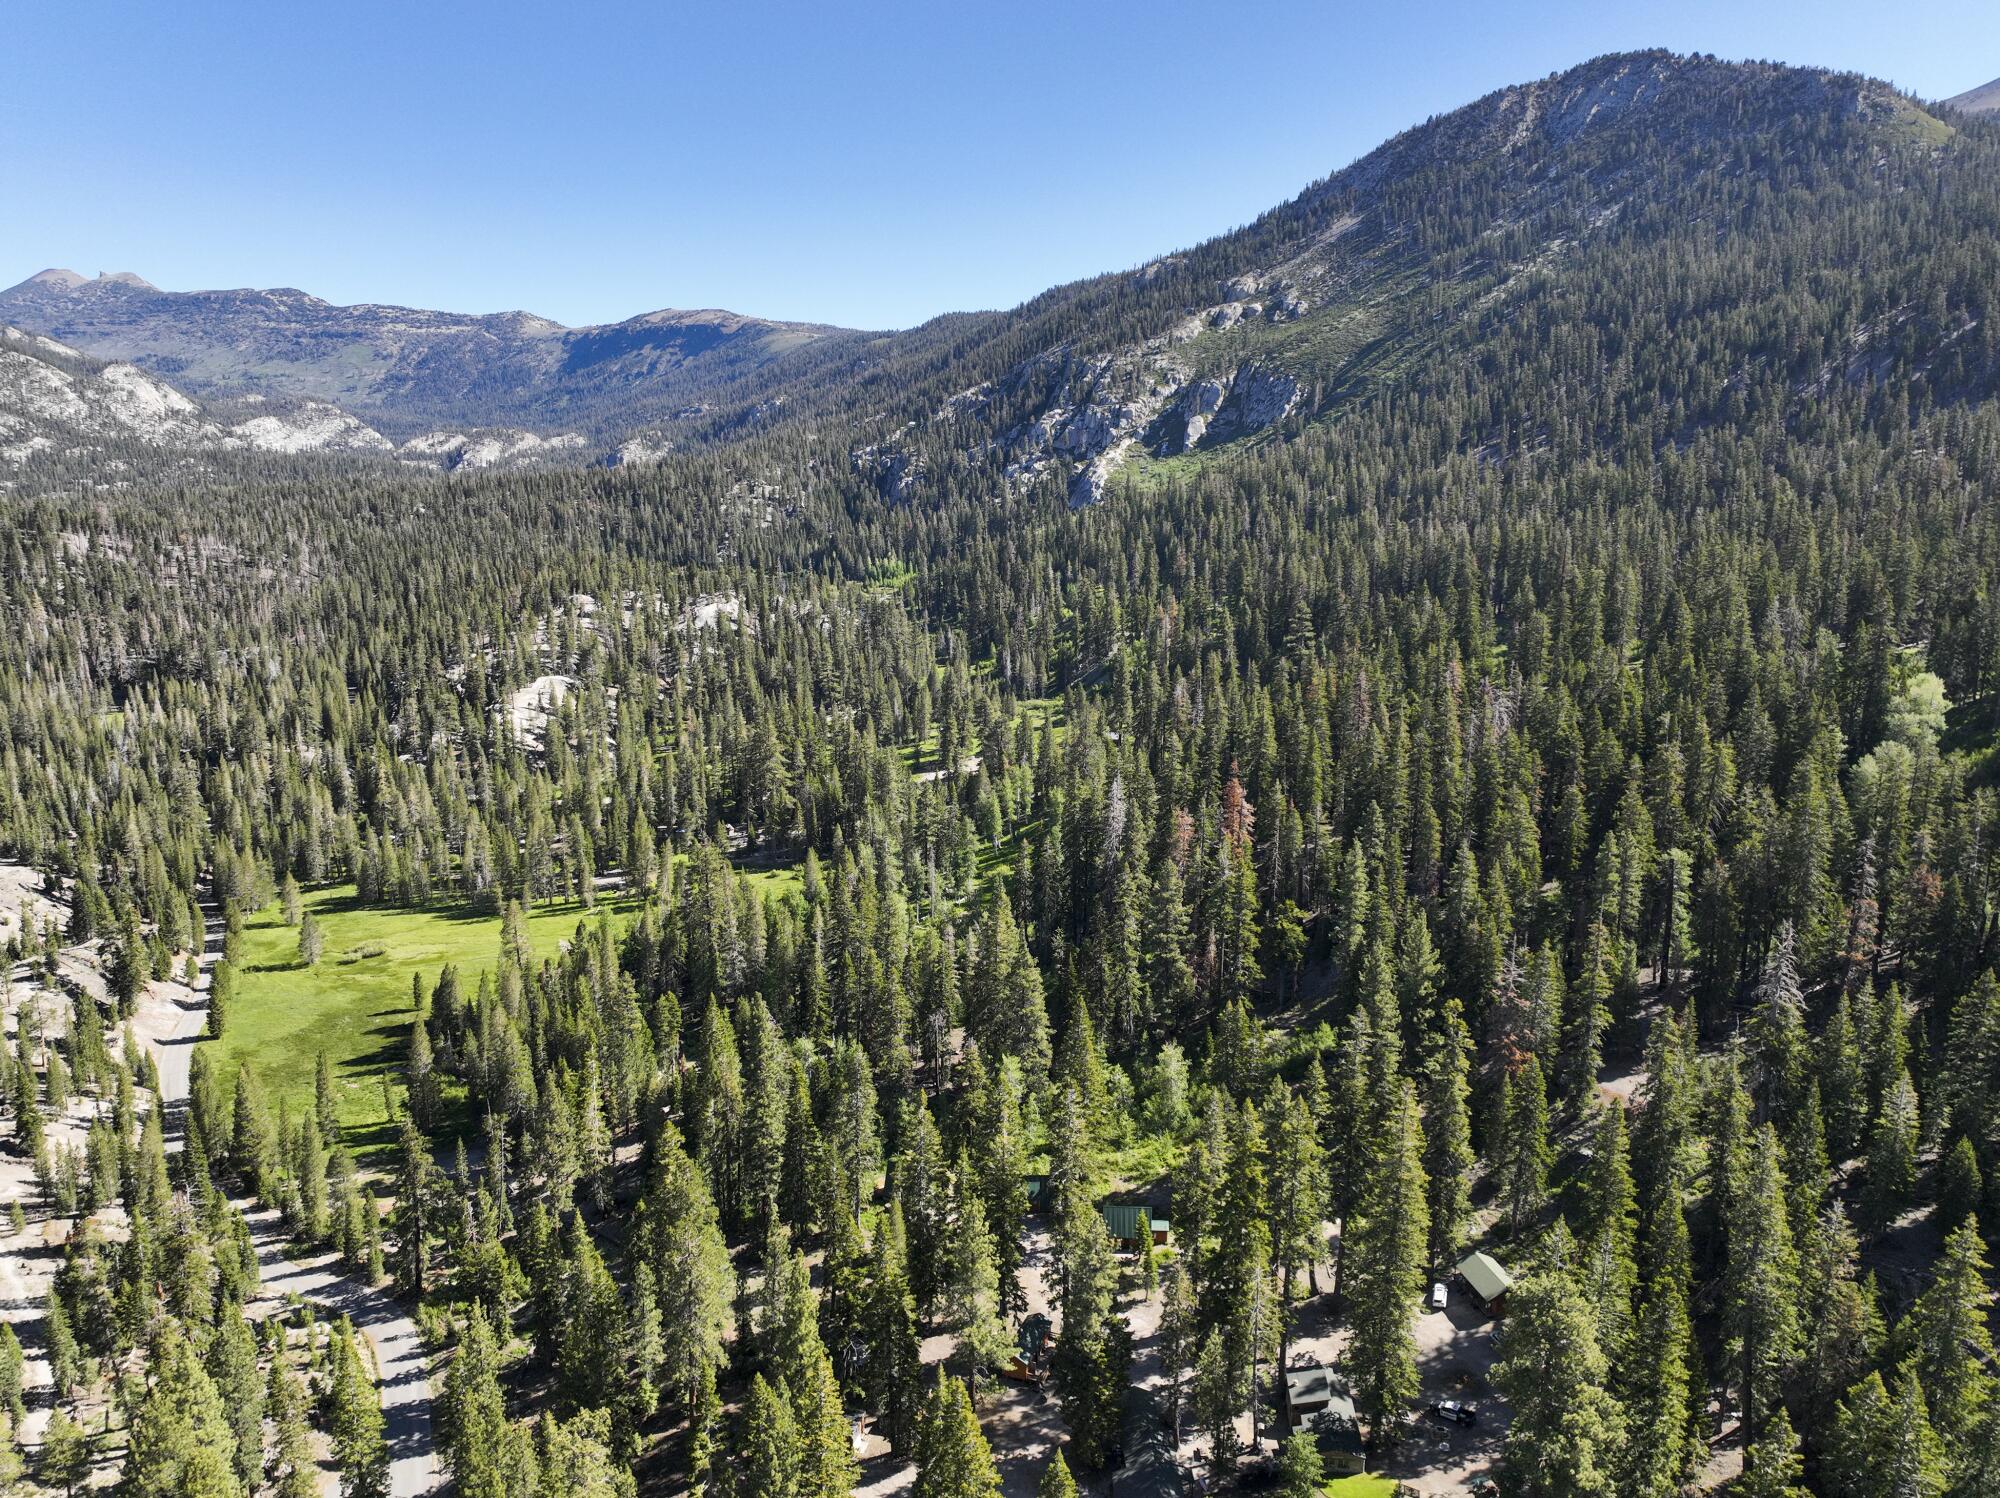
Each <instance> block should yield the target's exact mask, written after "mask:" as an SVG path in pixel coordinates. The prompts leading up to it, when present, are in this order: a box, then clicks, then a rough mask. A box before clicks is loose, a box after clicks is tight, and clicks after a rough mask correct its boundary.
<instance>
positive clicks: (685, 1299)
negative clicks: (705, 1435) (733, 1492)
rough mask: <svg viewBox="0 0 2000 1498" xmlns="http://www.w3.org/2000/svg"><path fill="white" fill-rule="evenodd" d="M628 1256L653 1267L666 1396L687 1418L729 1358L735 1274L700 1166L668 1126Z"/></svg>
mask: <svg viewBox="0 0 2000 1498" xmlns="http://www.w3.org/2000/svg"><path fill="white" fill-rule="evenodd" d="M626 1251H627V1253H628V1255H630V1256H631V1257H633V1258H634V1259H636V1260H638V1261H640V1262H643V1263H646V1264H650V1265H651V1266H652V1270H653V1282H654V1284H655V1286H656V1287H657V1289H658V1293H659V1311H660V1334H661V1358H660V1368H661V1371H662V1374H663V1376H664V1377H665V1379H666V1384H667V1386H666V1388H665V1389H664V1390H663V1392H664V1393H665V1394H666V1395H667V1396H668V1398H670V1399H671V1400H672V1401H673V1402H674V1406H675V1409H676V1410H677V1412H678V1413H679V1414H680V1415H681V1416H682V1417H683V1418H684V1419H688V1418H692V1416H693V1414H694V1412H695V1411H696V1409H697V1408H698V1407H699V1406H701V1405H702V1404H703V1403H704V1402H705V1399H706V1398H707V1397H710V1396H711V1395H712V1391H713V1388H714V1374H715V1370H716V1369H717V1368H719V1367H720V1366H721V1364H722V1362H723V1358H724V1355H725V1354H724V1342H725V1338H726V1336H727V1333H728V1329H729V1306H730V1302H731V1301H732V1300H733V1299H734V1295H735V1273H734V1271H733V1270H732V1269H731V1267H730V1263H729V1248H728V1245H727V1244H726V1243H725V1242H724V1241H723V1237H722V1229H721V1226H720V1224H719V1223H718V1222H717V1213H716V1209H715V1202H714V1199H713V1198H712V1197H711V1196H710V1195H709V1192H708V1184H707V1182H706V1181H705V1180H703V1178H702V1174H701V1171H700V1169H699V1167H697V1166H696V1164H695V1163H694V1161H693V1160H692V1159H690V1158H689V1157H688V1154H687V1151H686V1150H684V1149H683V1148H682V1147H681V1141H680V1135H679V1133H678V1132H677V1131H676V1130H675V1129H674V1127H673V1126H672V1125H671V1124H668V1125H665V1126H664V1127H663V1128H662V1130H661V1133H660V1137H659V1138H658V1139H657V1140H656V1141H655V1142H654V1145H653V1159H652V1165H651V1168H650V1170H649V1171H648V1174H647V1177H646V1188H645V1192H644V1194H643V1195H642V1197H641V1198H640V1201H639V1204H638V1206H637V1207H636V1208H635V1209H634V1210H633V1214H632V1236H631V1240H630V1242H629V1244H628V1247H627V1250H626Z"/></svg>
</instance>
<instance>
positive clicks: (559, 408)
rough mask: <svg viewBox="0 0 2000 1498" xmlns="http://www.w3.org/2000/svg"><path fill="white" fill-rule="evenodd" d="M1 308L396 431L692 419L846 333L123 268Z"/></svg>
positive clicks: (182, 374)
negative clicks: (211, 281) (496, 308)
mask: <svg viewBox="0 0 2000 1498" xmlns="http://www.w3.org/2000/svg"><path fill="white" fill-rule="evenodd" d="M0 322H8V323H13V324H15V325H17V326H20V327H24V328H31V329H33V330H34V331H36V332H38V333H44V334H47V335H49V336H50V337H53V338H56V339H59V340H61V341H62V342H64V343H68V344H70V345H72V346H74V347H76V348H79V349H82V350H83V351H85V352H86V353H89V354H91V355H93V356H95V357H97V358H100V359H112V360H119V361H123V362H127V363H131V364H136V365H139V366H140V367H142V368H144V369H147V370H149V371H151V372H152V373H153V374H156V375H159V376H161V377H162V378H164V379H168V380H171V381H173V382H174V383H175V384H176V385H178V386H179V387H180V388H181V389H183V390H185V391H187V392H188V393H189V394H191V395H197V396H223V397H236V396H243V395H261V396H264V397H266V398H289V399H297V400H317V401H325V402H328V403H329V404H332V405H337V406H339V407H341V408H342V409H344V410H346V411H349V412H352V413H353V414H355V415H356V416H358V417H361V418H363V419H364V420H366V421H368V422H370V423H371V424H373V425H375V426H377V427H379V428H381V429H382V430H383V431H385V432H387V433H390V434H392V435H395V436H399V437H407V436H413V435H415V434H417V433H419V432H421V431H424V430H426V429H428V428H433V427H438V426H447V425H448V426H493V425H499V424H506V423H513V424H518V425H523V426H530V427H534V428H537V429H540V430H556V429H571V430H580V431H582V432H584V433H586V434H588V435H589V436H591V437H599V436H603V435H605V434H606V433H607V432H609V431H611V430H612V429H614V428H622V429H629V428H632V427H636V426H639V425H642V424H644V423H645V422H646V421H647V420H649V419H660V418H673V417H675V416H676V415H677V414H678V415H679V416H680V417H681V418H682V419H686V417H687V415H689V414H690V413H689V411H688V408H689V407H690V406H698V405H699V404H700V396H701V394H702V392H703V391H705V390H707V389H709V388H711V387H712V386H713V385H715V384H717V383H720V382H722V381H725V380H727V379H728V378H730V377H731V376H733V375H737V374H741V373H743V372H746V371H751V370H755V369H757V368H758V367H760V366H761V365H764V364H767V363H769V362H770V361H772V360H774V359H777V358H780V357H782V356H783V355H784V354H786V353H789V352H791V351H793V350H795V349H798V348H801V347H803V346H805V345H807V344H810V343H812V342H815V341H816V340H818V339H821V338H825V337H827V336H828V335H830V334H835V333H839V332H841V331H842V330H840V329H835V328H824V327H817V326H813V325H811V324H806V323H781V322H767V321H763V320H761V319H758V318H753V317H739V316H738V315H737V314H735V313H733V312H716V311H703V312H679V311H663V312H649V313H646V314H645V315H643V316H640V317H634V318H630V319H628V320H627V321H625V322H621V323H612V324H609V325H606V326H603V327H593V328H565V327H563V326H561V325H560V324H558V323H554V322H550V321H549V320H548V319H547V318H543V317H536V316H534V315H533V314H531V313H527V312H498V313H493V314H490V315H487V316H468V315H465V314H461V313H454V312H429V311H424V310H421V309H418V308H412V307H387V306H376V305H372V304H362V305H360V306H353V307H339V306H335V305H334V304H333V303H331V302H325V301H322V300H320V298H318V297H316V296H311V295H308V294H307V293H306V292H303V291H295V290H292V289H290V288H279V289H276V290H269V291H253V290H241V291H181V292H176V291H162V290H160V288H159V287H157V286H154V285H153V284H152V283H151V282H149V281H146V280H144V279H142V278H141V277H139V276H136V275H133V274H131V273H130V272H119V273H116V274H110V275H99V276H96V277H94V278H92V277H86V276H81V275H78V274H77V273H76V272H75V271H71V270H45V271H42V272H41V273H40V274H38V275H34V276H30V277H29V278H28V279H27V280H25V281H23V282H21V283H20V284H19V285H18V286H14V287H11V288H9V289H8V290H6V291H5V292H0Z"/></svg>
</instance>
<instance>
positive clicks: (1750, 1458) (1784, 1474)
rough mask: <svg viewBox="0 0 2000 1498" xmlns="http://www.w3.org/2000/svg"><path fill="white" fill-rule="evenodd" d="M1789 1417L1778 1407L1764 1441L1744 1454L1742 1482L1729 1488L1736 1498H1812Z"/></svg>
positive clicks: (1797, 1441) (1796, 1438)
mask: <svg viewBox="0 0 2000 1498" xmlns="http://www.w3.org/2000/svg"><path fill="white" fill-rule="evenodd" d="M1804 1476H1805V1462H1804V1461H1803V1460H1802V1459H1801V1458H1800V1456H1799V1438H1798V1435H1797V1434H1796V1433H1795V1432H1794V1431H1793V1430H1792V1421H1791V1417H1790V1416H1789V1415H1787V1414H1786V1413H1785V1410H1784V1408H1783V1406H1780V1407H1779V1409H1778V1412H1777V1414H1776V1415H1775V1416H1774V1417H1773V1418H1772V1420H1771V1423H1770V1425H1769V1427H1768V1428H1767V1429H1766V1430H1765V1432H1764V1438H1763V1439H1762V1440H1761V1441H1759V1442H1757V1444H1756V1445H1755V1446H1753V1447H1751V1448H1750V1449H1749V1450H1748V1451H1746V1452H1745V1453H1744V1456H1743V1480H1742V1481H1741V1482H1739V1483H1737V1484H1736V1486H1735V1487H1733V1488H1732V1489H1730V1491H1731V1492H1732V1493H1733V1494H1736V1495H1739V1498H1812V1494H1811V1493H1810V1492H1808V1491H1807V1489H1806V1487H1805V1485H1804V1483H1802V1482H1801V1481H1800V1479H1801V1478H1803V1477H1804Z"/></svg>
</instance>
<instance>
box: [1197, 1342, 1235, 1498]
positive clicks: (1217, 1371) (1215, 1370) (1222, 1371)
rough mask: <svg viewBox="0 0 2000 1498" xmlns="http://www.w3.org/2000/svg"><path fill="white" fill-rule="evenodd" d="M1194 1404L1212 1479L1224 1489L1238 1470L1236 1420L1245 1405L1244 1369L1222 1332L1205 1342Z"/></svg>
mask: <svg viewBox="0 0 2000 1498" xmlns="http://www.w3.org/2000/svg"><path fill="white" fill-rule="evenodd" d="M1190 1402H1191V1403H1192V1405H1193V1413H1194V1421H1195V1425H1196V1427H1197V1428H1198V1429H1200V1430H1201V1431H1203V1432H1205V1433H1206V1434H1207V1436H1208V1441H1209V1447H1208V1449H1209V1461H1210V1463H1211V1476H1212V1479H1213V1481H1214V1483H1215V1485H1216V1486H1217V1487H1220V1486H1222V1484H1223V1483H1225V1482H1226V1481H1227V1480H1228V1477H1229V1474H1230V1473H1231V1472H1233V1471H1234V1470H1235V1466H1236V1455H1237V1452H1238V1451H1239V1450H1240V1449H1241V1442H1242V1438H1241V1437H1240V1436H1239V1435H1238V1434H1237V1432H1236V1417H1237V1416H1238V1415H1239V1414H1241V1413H1242V1411H1243V1405H1244V1392H1243V1382H1242V1371H1241V1367H1240V1365H1239V1364H1238V1363H1237V1362H1236V1360H1235V1359H1234V1358H1232V1357H1230V1355H1229V1352H1228V1349H1227V1348H1226V1347H1225V1346H1224V1345H1223V1339H1222V1334H1221V1332H1220V1331H1213V1330H1212V1331H1210V1332H1209V1333H1208V1335H1207V1336H1205V1337H1204V1338H1203V1339H1202V1343H1201V1352H1200V1353H1199V1354H1198V1355H1197V1356H1196V1358H1195V1364H1194V1387H1193V1390H1192V1395H1191V1400H1190Z"/></svg>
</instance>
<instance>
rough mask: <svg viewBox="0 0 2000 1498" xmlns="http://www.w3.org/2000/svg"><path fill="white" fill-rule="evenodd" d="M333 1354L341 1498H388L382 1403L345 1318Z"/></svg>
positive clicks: (335, 1439) (332, 1418) (335, 1440)
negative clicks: (385, 1496)
mask: <svg viewBox="0 0 2000 1498" xmlns="http://www.w3.org/2000/svg"><path fill="white" fill-rule="evenodd" d="M331 1354H332V1355H331V1363H332V1369H333V1373H332V1392H331V1396H330V1402H331V1406H332V1411H331V1416H330V1419H329V1425H330V1427H331V1433H332V1437H333V1459H334V1461H335V1462H336V1463H337V1464H338V1465H339V1467H340V1491H341V1498H384V1495H386V1494H387V1493H388V1491H389V1448H388V1446H387V1444H386V1443H385V1442H384V1441H383V1439H382V1400H381V1396H380V1395H378V1394H377V1393H376V1391H375V1381H374V1380H373V1379H372V1378H370V1377H369V1376H368V1370H367V1368H366V1367H365V1366H364V1365H363V1364H362V1361H361V1353H360V1350H359V1348H357V1347H356V1346H355V1341H354V1328H353V1327H352V1326H351V1325H349V1324H348V1322H347V1319H346V1318H345V1317H342V1318H341V1320H340V1321H339V1322H338V1323H336V1324H335V1326H334V1329H333V1340H332V1344H331Z"/></svg>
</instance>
